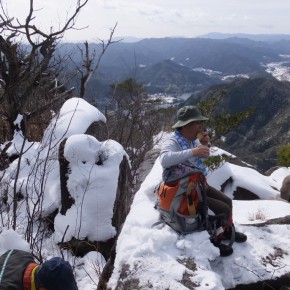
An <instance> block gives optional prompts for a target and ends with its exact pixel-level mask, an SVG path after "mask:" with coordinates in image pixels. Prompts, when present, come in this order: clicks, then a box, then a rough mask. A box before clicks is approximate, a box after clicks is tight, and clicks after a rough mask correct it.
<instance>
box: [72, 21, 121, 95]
mask: <svg viewBox="0 0 290 290" xmlns="http://www.w3.org/2000/svg"><path fill="white" fill-rule="evenodd" d="M116 27H117V23H116V24H115V26H114V27H113V28H112V29H111V33H110V36H109V39H108V40H107V41H104V40H100V41H101V52H100V53H99V55H98V57H97V53H96V51H95V50H94V51H92V52H90V48H89V43H88V42H87V41H86V42H85V43H84V46H85V47H84V50H83V49H82V48H81V47H78V48H79V50H80V53H81V55H82V66H81V67H80V66H79V65H78V64H75V65H76V68H77V71H78V73H79V74H80V76H81V77H80V92H79V96H80V98H84V96H85V91H86V87H87V84H88V82H89V81H90V79H91V77H92V75H93V74H94V73H95V72H96V71H97V69H98V68H99V65H100V62H101V59H102V57H103V55H104V54H105V52H106V50H107V49H108V48H109V46H110V45H111V44H113V43H116V42H120V41H121V40H117V41H113V39H112V38H113V35H114V33H115V29H116ZM96 57H97V58H96ZM72 61H73V60H72Z"/></svg>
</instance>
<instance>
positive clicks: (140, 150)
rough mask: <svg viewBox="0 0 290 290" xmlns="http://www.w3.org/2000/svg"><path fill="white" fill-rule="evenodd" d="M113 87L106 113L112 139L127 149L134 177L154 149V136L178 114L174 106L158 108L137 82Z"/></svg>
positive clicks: (117, 84)
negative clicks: (147, 155) (146, 156)
mask: <svg viewBox="0 0 290 290" xmlns="http://www.w3.org/2000/svg"><path fill="white" fill-rule="evenodd" d="M111 88H112V98H111V100H109V103H108V108H107V109H108V111H109V113H108V112H107V113H106V117H107V126H108V134H109V138H112V139H114V140H116V141H118V142H119V143H120V144H122V146H123V147H124V148H125V150H126V152H127V153H128V155H129V157H130V160H131V164H132V176H133V177H134V178H135V177H137V176H136V175H137V174H138V168H139V166H140V164H141V163H142V162H143V160H144V158H145V154H146V153H147V152H148V151H149V150H150V149H152V147H153V143H154V136H156V135H157V134H158V133H159V132H160V131H162V130H164V129H165V127H166V129H167V126H168V124H171V122H172V119H173V115H174V113H175V111H174V109H173V108H172V107H169V108H158V104H156V103H155V102H152V101H151V100H150V98H149V97H148V94H147V92H146V90H145V89H144V87H143V85H142V84H139V83H137V82H136V81H135V80H134V79H127V80H125V81H123V82H121V83H116V84H113V85H112V86H111Z"/></svg>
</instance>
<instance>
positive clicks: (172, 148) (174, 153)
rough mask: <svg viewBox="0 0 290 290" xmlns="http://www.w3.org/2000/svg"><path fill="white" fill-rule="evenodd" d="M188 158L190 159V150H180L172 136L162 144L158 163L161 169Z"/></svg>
mask: <svg viewBox="0 0 290 290" xmlns="http://www.w3.org/2000/svg"><path fill="white" fill-rule="evenodd" d="M190 158H192V151H191V149H186V150H182V149H181V148H180V146H179V144H178V142H177V140H175V138H174V137H173V136H172V137H170V138H168V139H167V140H165V141H164V142H163V144H162V147H161V152H160V162H161V165H162V167H163V168H168V167H170V166H173V165H177V164H179V163H182V162H185V161H187V160H188V159H190Z"/></svg>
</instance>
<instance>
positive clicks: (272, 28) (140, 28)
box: [2, 0, 290, 42]
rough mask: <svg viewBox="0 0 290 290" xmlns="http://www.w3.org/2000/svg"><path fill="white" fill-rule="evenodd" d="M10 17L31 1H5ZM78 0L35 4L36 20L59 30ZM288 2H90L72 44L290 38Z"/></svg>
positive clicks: (69, 37)
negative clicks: (214, 35)
mask: <svg viewBox="0 0 290 290" xmlns="http://www.w3.org/2000/svg"><path fill="white" fill-rule="evenodd" d="M2 2H3V3H4V4H6V5H7V7H8V11H9V15H11V16H12V15H13V16H15V17H18V18H19V19H25V16H27V11H28V8H29V6H28V3H29V1H28V0H25V1H23V0H9V1H8V0H3V1H2ZM74 3H76V0H74V1H73V0H62V1H57V0H42V1H35V16H36V19H35V21H36V22H37V23H41V26H42V27H46V29H49V28H50V27H51V26H53V27H57V25H58V24H59V23H63V21H64V20H65V19H66V18H67V15H68V14H69V13H70V12H71V11H73V7H74ZM5 7H6V6H5ZM289 15H290V2H289V1H288V0H255V1H252V0H179V1H176V0H146V1H144V0H135V1H131V0H89V2H88V3H87V5H86V6H85V7H84V8H83V10H82V11H81V13H80V15H79V17H78V19H77V23H76V28H84V27H87V28H86V29H82V30H72V31H70V32H68V33H67V34H66V36H65V39H66V40H68V41H82V40H87V41H89V42H92V41H96V40H98V39H102V40H106V39H108V37H109V36H110V33H111V29H112V28H113V27H114V26H115V25H116V24H117V27H116V29H115V33H114V36H115V37H123V38H125V37H137V38H162V37H177V36H178V37H196V36H199V35H203V34H206V33H209V32H222V33H250V34H290V28H289V27H290V26H289V25H288V24H287V23H288V22H289Z"/></svg>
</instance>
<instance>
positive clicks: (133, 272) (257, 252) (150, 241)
mask: <svg viewBox="0 0 290 290" xmlns="http://www.w3.org/2000/svg"><path fill="white" fill-rule="evenodd" d="M161 171H162V169H161V165H160V162H159V160H158V159H157V160H156V162H155V164H154V166H153V168H152V170H151V172H150V173H149V174H148V176H147V177H146V179H145V180H144V182H143V183H142V185H141V188H140V190H139V191H138V192H137V194H136V196H135V199H134V202H133V204H132V208H131V211H130V213H129V216H128V217H127V220H126V223H125V225H124V227H123V230H122V232H121V235H120V237H119V240H118V244H117V256H116V262H115V270H114V273H113V276H112V278H111V280H110V283H109V285H110V286H111V287H112V289H114V287H115V286H116V285H117V281H118V280H119V279H120V273H121V272H122V271H124V265H127V266H129V269H130V270H127V271H126V273H127V278H123V283H125V282H124V280H126V279H127V280H128V281H130V280H131V281H132V280H134V279H137V280H138V281H139V282H138V283H139V284H138V287H140V288H138V289H149V288H150V287H151V286H152V287H153V289H160V290H162V289H164V290H165V289H172V290H177V289H178V290H179V289H180V290H182V289H190V288H188V287H189V286H188V287H186V286H185V285H184V283H181V282H180V281H182V279H183V278H184V275H185V273H187V274H188V275H189V276H190V281H191V282H192V285H194V284H195V285H198V286H197V287H195V289H216V290H220V289H227V288H231V287H234V286H235V285H238V284H248V283H253V282H257V281H260V280H266V279H274V278H275V277H279V276H281V275H283V274H285V273H288V272H289V271H290V255H289V243H290V225H271V226H264V227H256V226H252V225H251V224H253V223H261V222H265V221H266V220H268V219H272V218H276V217H283V216H286V215H290V204H289V203H287V202H284V201H281V200H279V192H278V191H277V190H275V189H273V187H274V188H280V186H281V182H282V180H283V178H284V176H286V175H288V174H290V168H281V169H280V170H278V171H277V172H274V173H273V175H272V176H270V177H266V176H262V175H260V174H259V173H257V172H256V171H254V170H253V169H249V168H244V167H243V168H242V167H239V166H236V165H230V164H225V165H224V166H223V167H221V168H220V169H218V170H217V171H216V172H215V173H214V174H212V176H210V177H209V183H211V184H213V183H215V182H217V180H220V181H222V180H224V179H225V178H227V177H228V176H229V175H231V176H232V177H233V179H234V183H233V189H234V187H235V186H240V185H244V186H245V188H251V189H255V191H254V192H256V193H257V194H258V195H259V196H260V198H261V199H263V200H255V201H234V202H233V206H234V220H235V225H236V228H237V229H238V230H239V231H241V232H244V233H245V234H247V236H248V241H247V242H246V243H243V244H237V243H235V244H234V245H233V248H234V254H233V255H231V256H229V257H226V258H221V257H220V256H219V252H218V250H217V248H215V247H214V246H213V245H212V244H211V243H210V242H209V239H208V234H207V233H206V232H200V233H193V234H189V235H185V236H182V235H178V234H177V233H176V232H174V231H173V230H172V229H170V228H169V227H168V226H165V227H163V228H151V226H152V224H153V223H154V222H156V221H157V220H158V213H157V211H156V210H155V209H154V207H153V206H154V203H155V200H156V197H155V194H154V188H155V186H156V185H157V184H158V183H159V182H160V181H161ZM214 181H215V182H214ZM190 261H194V262H195V264H196V266H191V267H190V266H188V265H190V264H192V263H190ZM195 267H196V269H195ZM127 269H128V268H127ZM122 273H123V272H122ZM119 283H120V281H119ZM128 283H129V282H128ZM150 285H151V286H150Z"/></svg>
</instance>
